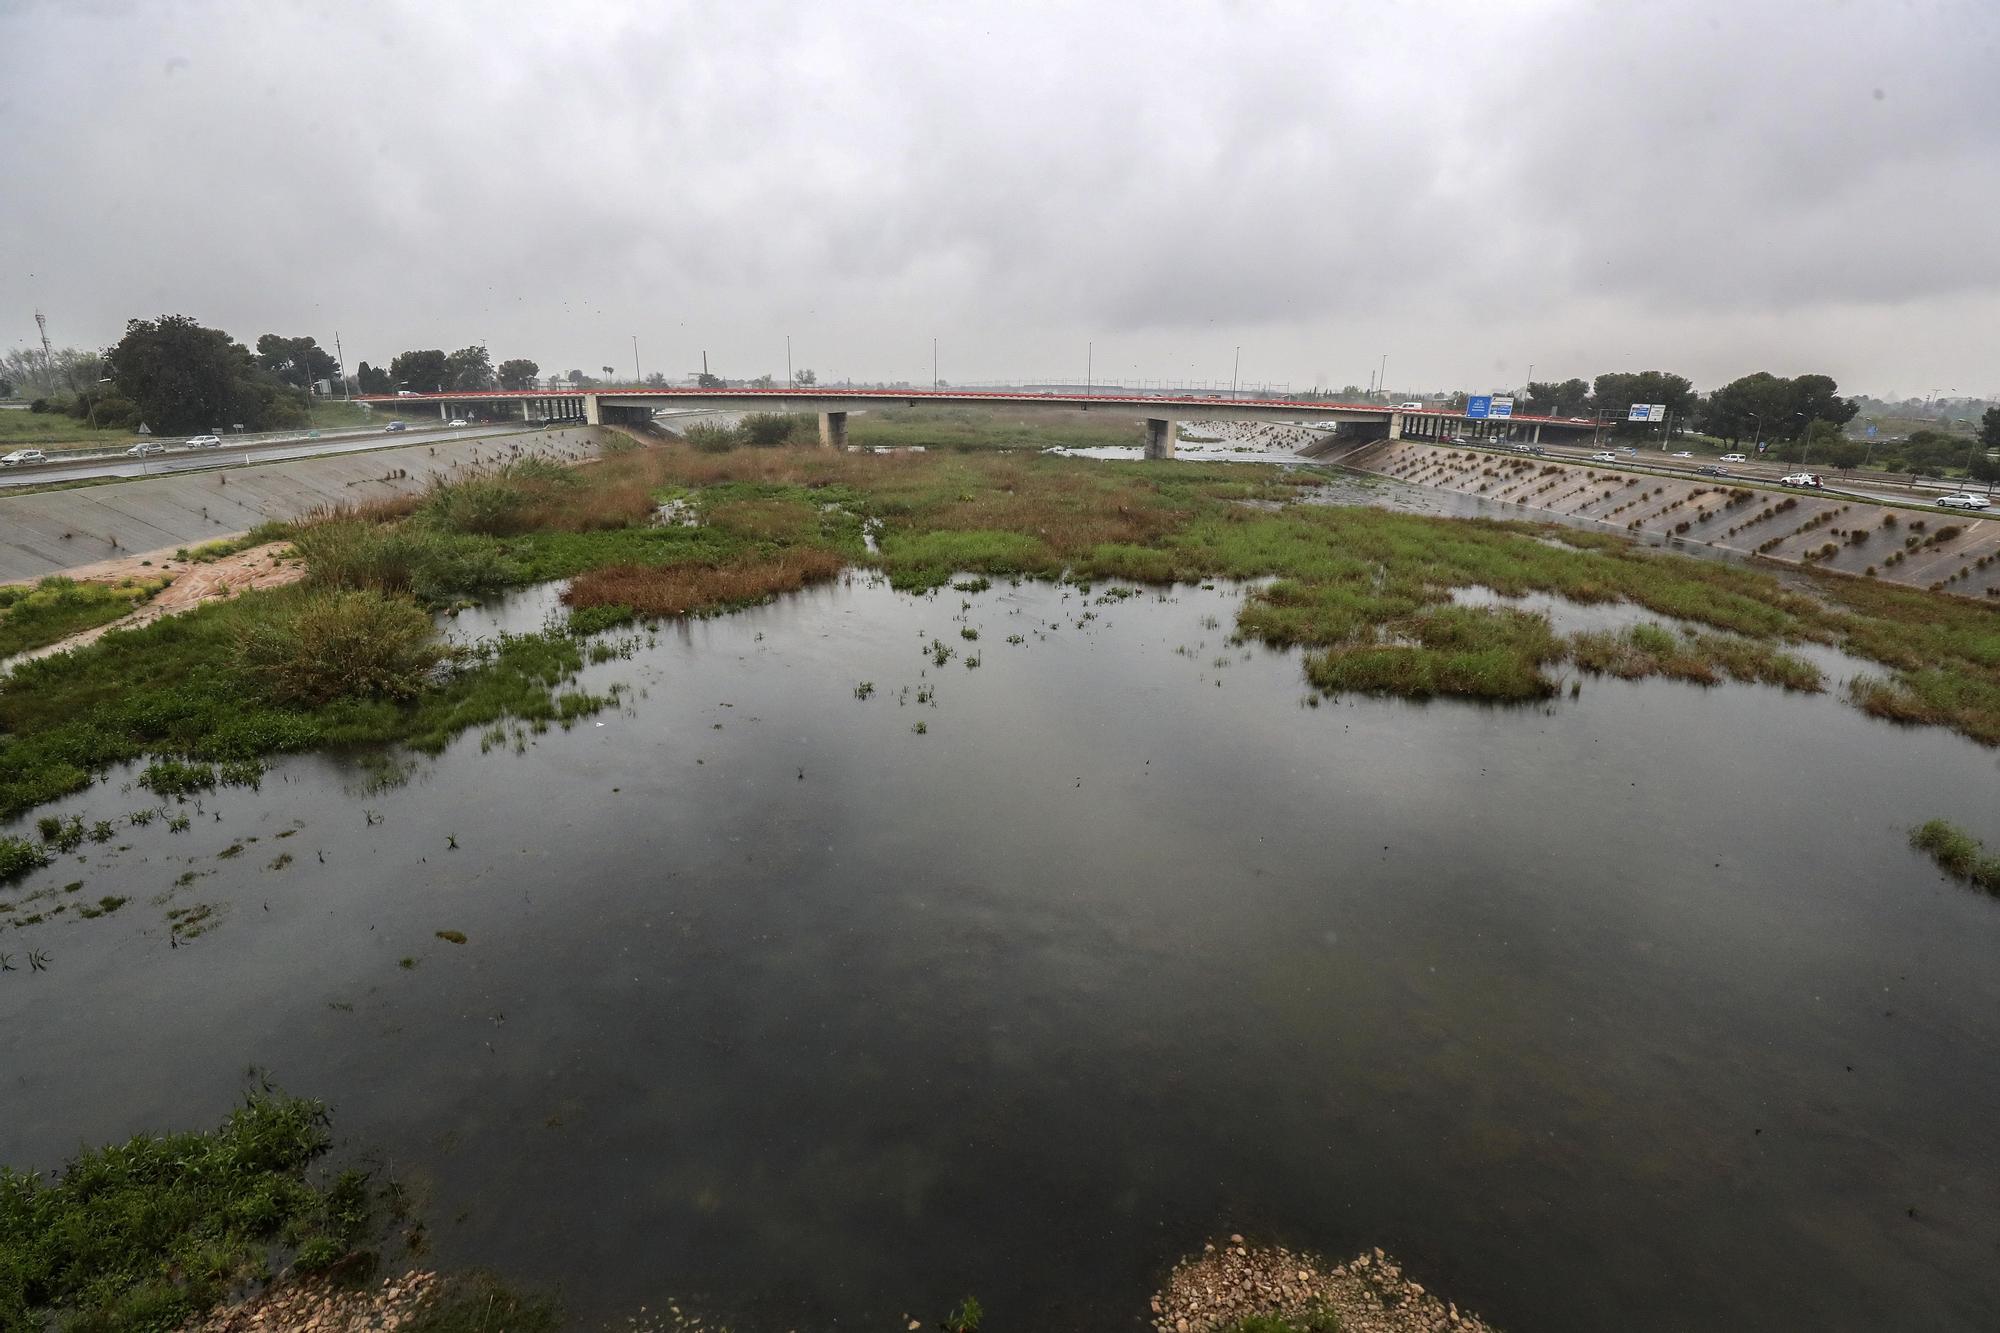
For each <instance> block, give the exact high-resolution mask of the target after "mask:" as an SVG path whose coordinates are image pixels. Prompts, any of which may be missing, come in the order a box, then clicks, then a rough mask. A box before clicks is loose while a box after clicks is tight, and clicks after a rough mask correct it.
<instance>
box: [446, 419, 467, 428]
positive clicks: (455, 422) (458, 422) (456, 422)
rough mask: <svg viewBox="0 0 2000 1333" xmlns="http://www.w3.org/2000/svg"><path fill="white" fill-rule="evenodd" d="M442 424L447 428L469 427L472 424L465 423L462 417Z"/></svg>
mask: <svg viewBox="0 0 2000 1333" xmlns="http://www.w3.org/2000/svg"><path fill="white" fill-rule="evenodd" d="M444 424H445V425H447V426H469V425H471V424H472V423H471V422H469V421H467V420H466V419H465V418H464V417H453V418H452V419H451V420H450V421H447V422H445V423H444Z"/></svg>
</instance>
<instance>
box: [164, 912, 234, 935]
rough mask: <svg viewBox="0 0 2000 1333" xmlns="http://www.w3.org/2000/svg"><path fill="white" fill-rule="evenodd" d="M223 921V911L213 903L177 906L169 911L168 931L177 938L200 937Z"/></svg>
mask: <svg viewBox="0 0 2000 1333" xmlns="http://www.w3.org/2000/svg"><path fill="white" fill-rule="evenodd" d="M220 923H221V913H220V912H218V911H217V910H216V907H215V904H213V903H196V904H194V905H193V906H191V907H176V908H173V909H172V910H170V911H169V912H168V913H167V929H168V933H169V934H171V935H172V936H173V938H174V939H176V940H194V939H200V938H201V937H202V936H203V935H206V934H207V933H208V932H209V931H211V930H214V929H215V927H216V926H217V925H219V924H220Z"/></svg>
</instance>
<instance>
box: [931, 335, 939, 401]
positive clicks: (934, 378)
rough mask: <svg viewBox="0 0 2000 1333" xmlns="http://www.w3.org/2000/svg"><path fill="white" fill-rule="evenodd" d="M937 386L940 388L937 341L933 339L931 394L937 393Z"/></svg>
mask: <svg viewBox="0 0 2000 1333" xmlns="http://www.w3.org/2000/svg"><path fill="white" fill-rule="evenodd" d="M937 386H938V373H937V339H936V338H933V339H931V392H932V393H936V392H937Z"/></svg>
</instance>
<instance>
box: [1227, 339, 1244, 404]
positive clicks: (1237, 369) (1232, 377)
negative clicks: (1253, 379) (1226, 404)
mask: <svg viewBox="0 0 2000 1333" xmlns="http://www.w3.org/2000/svg"><path fill="white" fill-rule="evenodd" d="M1242 370H1243V349H1242V348H1241V347H1238V348H1237V349H1236V362H1235V364H1234V365H1232V366H1231V367H1230V369H1229V397H1230V399H1231V400H1232V401H1233V400H1234V399H1235V397H1236V377H1237V376H1238V375H1239V374H1241V373H1242Z"/></svg>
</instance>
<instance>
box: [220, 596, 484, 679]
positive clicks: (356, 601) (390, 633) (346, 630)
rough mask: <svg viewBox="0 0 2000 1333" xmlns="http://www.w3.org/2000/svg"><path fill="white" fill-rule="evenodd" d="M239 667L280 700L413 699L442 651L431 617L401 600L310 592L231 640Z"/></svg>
mask: <svg viewBox="0 0 2000 1333" xmlns="http://www.w3.org/2000/svg"><path fill="white" fill-rule="evenodd" d="M236 642H237V653H238V656H239V658H240V660H241V661H242V663H243V665H244V666H246V667H247V668H249V670H250V671H251V672H252V673H253V674H254V675H256V676H258V677H260V678H261V679H262V680H263V681H264V683H265V686H266V688H267V690H268V692H269V693H270V696H271V697H272V698H273V699H275V700H277V701H279V702H281V703H298V704H304V705H306V706H307V707H317V706H319V705H321V704H325V703H331V702H332V701H333V700H335V699H343V698H379V699H413V698H415V697H416V695H417V692H418V691H419V690H420V689H422V687H423V683H424V676H425V674H426V673H427V672H429V671H430V670H431V668H433V667H435V666H436V665H437V664H438V663H439V662H441V661H443V660H444V659H445V657H446V656H447V653H446V651H445V649H444V647H443V646H442V645H440V644H439V643H438V642H437V641H436V631H435V630H433V629H432V627H431V618H430V617H429V616H427V615H425V614H424V613H423V612H422V611H421V610H419V609H418V608H417V606H416V604H415V603H414V602H411V601H409V600H408V599H407V598H400V597H391V596H388V595H385V594H383V593H380V592H376V591H373V590H367V591H357V592H332V593H316V594H313V595H311V596H309V597H307V598H306V599H305V600H304V601H302V602H300V603H298V604H297V605H296V606H294V607H292V608H291V609H290V611H289V613H288V614H286V615H283V616H273V617H269V618H266V619H262V620H258V621H254V622H252V623H251V624H249V625H246V626H244V627H243V629H242V630H241V631H240V632H239V635H238V637H237V641H236Z"/></svg>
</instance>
